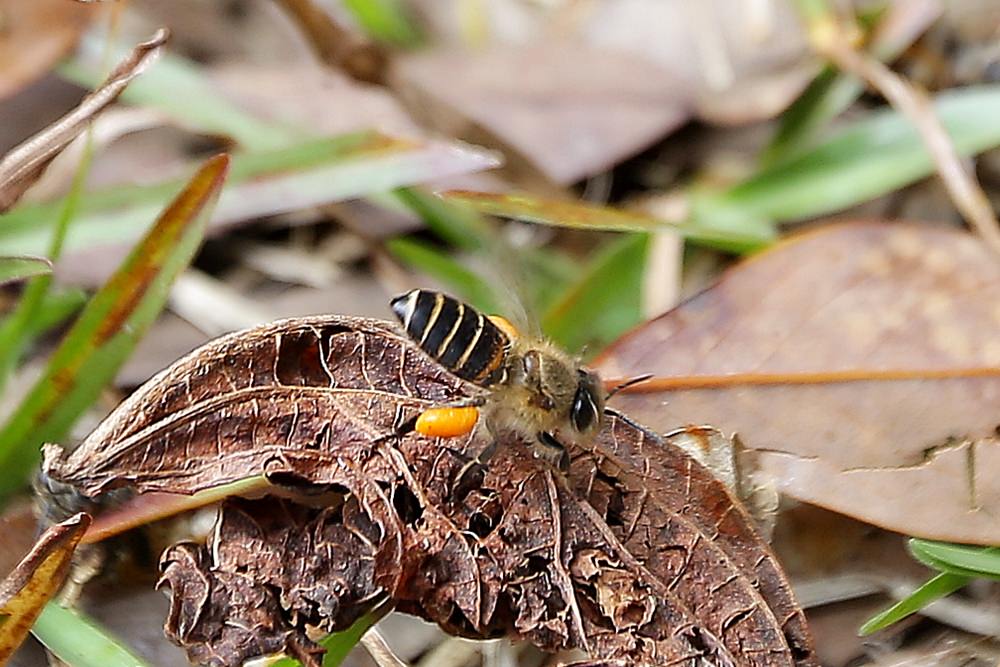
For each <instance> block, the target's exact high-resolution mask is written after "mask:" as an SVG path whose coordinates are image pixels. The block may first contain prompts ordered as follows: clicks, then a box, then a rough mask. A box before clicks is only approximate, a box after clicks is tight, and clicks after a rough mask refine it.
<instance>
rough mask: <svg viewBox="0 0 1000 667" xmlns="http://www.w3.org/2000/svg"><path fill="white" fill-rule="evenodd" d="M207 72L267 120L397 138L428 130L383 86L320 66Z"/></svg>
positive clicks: (244, 66)
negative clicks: (368, 132)
mask: <svg viewBox="0 0 1000 667" xmlns="http://www.w3.org/2000/svg"><path fill="white" fill-rule="evenodd" d="M208 73H209V76H210V77H211V79H212V81H213V82H214V83H216V84H217V85H218V87H219V90H220V91H221V92H222V93H223V94H225V95H226V96H227V97H228V98H230V99H232V100H233V101H234V102H236V103H237V104H239V106H240V108H242V109H246V110H248V111H250V112H253V113H254V115H255V116H257V117H259V118H261V119H264V120H274V121H277V122H289V121H291V122H294V123H295V124H296V126H300V127H305V128H308V129H309V131H310V132H311V133H313V134H316V135H330V136H337V135H340V134H347V133H350V132H360V131H365V130H378V131H379V132H384V133H385V134H387V135H389V136H392V137H415V138H419V137H422V136H424V134H425V133H424V132H423V131H422V130H421V129H420V127H419V126H418V125H417V124H416V123H414V122H413V120H412V119H411V118H410V117H409V115H408V114H407V112H406V110H404V109H403V108H402V105H400V103H399V101H398V100H396V99H395V98H394V97H393V96H392V95H391V94H390V93H389V92H388V91H386V90H385V89H384V88H381V87H377V86H370V85H365V84H361V83H358V82H357V81H354V80H352V79H350V78H349V77H347V76H346V75H345V74H343V73H341V72H339V71H336V70H332V69H330V68H327V67H323V66H320V65H315V64H311V63H301V64H294V65H283V66H276V65H275V66H271V67H266V66H262V65H257V64H254V65H247V64H227V65H223V66H219V67H214V68H211V69H209V70H208ZM334 109H335V110H336V112H335V113H333V112H332V110H334Z"/></svg>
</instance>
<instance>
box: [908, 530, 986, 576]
mask: <svg viewBox="0 0 1000 667" xmlns="http://www.w3.org/2000/svg"><path fill="white" fill-rule="evenodd" d="M909 547H910V552H911V553H912V554H913V556H914V557H915V558H917V559H918V560H920V561H921V562H924V563H926V564H929V565H930V566H931V567H934V568H936V569H938V570H941V571H942V572H950V573H952V574H960V575H964V576H976V577H985V578H990V579H1000V548H997V547H976V546H968V545H963V544H949V543H947V542H932V541H930V540H920V539H911V540H910V542H909Z"/></svg>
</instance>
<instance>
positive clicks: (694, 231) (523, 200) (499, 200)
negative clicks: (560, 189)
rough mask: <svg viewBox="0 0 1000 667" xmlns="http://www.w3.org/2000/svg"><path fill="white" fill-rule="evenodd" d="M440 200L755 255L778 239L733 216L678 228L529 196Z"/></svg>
mask: <svg viewBox="0 0 1000 667" xmlns="http://www.w3.org/2000/svg"><path fill="white" fill-rule="evenodd" d="M441 197H443V198H444V199H445V200H447V201H453V202H456V203H461V204H465V205H468V206H470V207H472V208H473V209H474V210H477V211H479V212H480V213H485V214H488V215H497V216H502V217H505V218H513V219H514V220H522V221H524V222H535V223H540V224H545V225H554V226H556V227H569V228H571V229H588V230H603V231H614V232H650V231H673V232H677V233H678V234H681V235H682V236H684V237H685V238H687V239H690V240H692V241H696V242H699V243H702V244H704V245H710V246H713V247H721V248H724V249H726V250H739V251H749V250H755V249H757V248H760V247H763V246H765V245H767V244H769V243H770V242H771V241H773V240H774V239H775V232H774V229H773V228H772V227H771V226H770V225H768V224H766V223H761V222H760V221H759V220H757V219H755V218H753V217H752V216H743V217H742V218H741V220H740V221H739V222H736V219H735V218H733V217H731V218H728V219H726V220H725V221H724V224H719V225H717V224H715V219H714V218H713V217H712V216H707V215H706V216H699V217H697V218H694V219H692V220H689V221H686V222H683V223H674V222H670V221H667V220H661V219H659V218H654V217H652V216H649V215H644V214H642V213H636V212H633V211H625V210H621V209H615V208H609V207H606V206H595V205H593V204H586V203H581V202H570V201H559V200H555V199H543V198H541V197H534V196H530V195H510V194H496V193H491V192H468V191H464V190H453V191H451V192H445V193H442V194H441Z"/></svg>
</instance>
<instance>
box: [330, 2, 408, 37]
mask: <svg viewBox="0 0 1000 667" xmlns="http://www.w3.org/2000/svg"><path fill="white" fill-rule="evenodd" d="M344 7H346V8H347V9H348V10H349V11H350V12H351V14H352V15H353V16H354V19H355V20H356V21H357V22H358V25H360V26H361V28H362V29H363V30H364V31H365V33H367V34H368V35H369V36H371V37H372V38H373V39H376V40H378V41H380V42H383V43H385V44H392V45H393V46H401V47H405V48H413V47H415V46H418V45H419V44H420V42H421V39H422V38H421V36H420V31H419V30H417V28H416V26H415V25H414V23H413V21H411V20H410V16H409V14H408V13H407V11H406V6H405V5H404V4H403V3H402V2H401V1H400V0H344Z"/></svg>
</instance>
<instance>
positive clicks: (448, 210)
mask: <svg viewBox="0 0 1000 667" xmlns="http://www.w3.org/2000/svg"><path fill="white" fill-rule="evenodd" d="M395 195H396V198H397V199H398V200H399V201H401V202H402V203H403V204H404V205H405V206H406V207H407V208H408V209H410V210H411V211H413V212H414V213H416V214H417V215H419V216H420V217H421V218H422V219H423V221H424V224H426V225H427V228H428V229H430V230H431V231H432V232H434V234H436V235H437V237H438V238H440V239H441V240H442V241H445V242H446V243H449V244H451V245H453V246H455V247H456V248H459V249H461V250H470V251H472V250H483V249H488V248H490V247H491V246H492V245H493V243H494V241H495V240H496V234H495V233H494V230H493V228H492V227H490V225H489V223H488V222H486V221H485V220H483V218H482V217H481V216H480V215H479V214H478V213H476V212H475V211H473V210H471V209H469V208H468V207H465V206H461V205H457V204H453V203H451V202H449V201H445V200H444V199H442V198H440V197H438V196H436V195H433V194H431V193H428V192H424V191H423V190H421V189H419V188H404V189H401V190H397V191H396V192H395Z"/></svg>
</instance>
